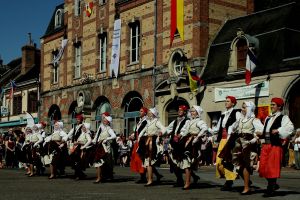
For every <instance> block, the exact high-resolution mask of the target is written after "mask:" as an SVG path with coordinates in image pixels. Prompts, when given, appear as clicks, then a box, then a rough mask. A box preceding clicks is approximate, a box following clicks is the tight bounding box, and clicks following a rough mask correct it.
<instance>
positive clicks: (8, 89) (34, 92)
mask: <svg viewBox="0 0 300 200" xmlns="http://www.w3.org/2000/svg"><path fill="white" fill-rule="evenodd" d="M7 66H9V67H8V70H7V71H5V73H4V74H2V76H1V78H0V85H2V86H3V87H2V88H1V89H2V90H3V91H2V93H1V95H0V97H1V101H0V104H1V112H0V113H1V115H0V132H5V131H7V129H8V128H16V129H19V130H21V129H22V128H24V127H25V126H26V124H27V119H26V117H25V116H26V115H25V113H26V112H28V113H30V114H31V115H32V116H33V118H34V120H35V122H38V118H39V116H38V113H39V112H38V109H39V88H40V81H39V75H40V50H39V49H37V48H36V46H35V44H32V43H31V41H30V42H29V44H27V45H25V46H23V47H22V57H20V58H17V59H15V60H12V61H11V62H9V63H8V64H7ZM12 82H13V83H12Z"/></svg>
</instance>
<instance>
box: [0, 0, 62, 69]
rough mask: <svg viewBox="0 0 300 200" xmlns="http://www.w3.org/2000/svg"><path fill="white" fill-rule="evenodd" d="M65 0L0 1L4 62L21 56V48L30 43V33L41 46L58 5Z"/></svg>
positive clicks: (1, 50) (1, 52)
mask: <svg viewBox="0 0 300 200" xmlns="http://www.w3.org/2000/svg"><path fill="white" fill-rule="evenodd" d="M63 2H64V0H18V1H11V0H1V1H0V3H1V4H0V27H1V28H0V56H1V58H2V60H3V62H4V64H7V63H9V62H10V61H12V60H13V59H15V58H18V57H21V55H22V53H21V48H22V46H24V45H25V44H27V43H28V41H29V39H28V33H29V32H30V33H31V35H32V39H33V42H34V43H36V44H37V46H38V47H40V38H41V37H42V36H43V34H44V33H45V31H46V29H47V26H48V23H49V22H50V19H51V16H52V14H53V12H54V9H55V7H56V6H57V5H60V4H61V3H63Z"/></svg>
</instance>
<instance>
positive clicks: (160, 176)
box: [156, 174, 164, 183]
mask: <svg viewBox="0 0 300 200" xmlns="http://www.w3.org/2000/svg"><path fill="white" fill-rule="evenodd" d="M163 177H164V176H163V175H161V174H158V175H157V177H156V181H157V182H158V183H159V182H160V179H162V178H163Z"/></svg>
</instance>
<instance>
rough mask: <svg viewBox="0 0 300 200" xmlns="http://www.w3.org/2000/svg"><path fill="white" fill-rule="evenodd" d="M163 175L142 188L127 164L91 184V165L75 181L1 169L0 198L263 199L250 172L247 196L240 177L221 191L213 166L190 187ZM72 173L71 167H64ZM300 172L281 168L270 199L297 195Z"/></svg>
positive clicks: (262, 182) (261, 182)
mask: <svg viewBox="0 0 300 200" xmlns="http://www.w3.org/2000/svg"><path fill="white" fill-rule="evenodd" d="M159 171H160V172H161V173H162V174H163V175H164V177H163V179H162V184H161V185H157V186H153V187H148V188H145V187H144V186H143V185H141V184H135V181H136V180H138V175H136V174H133V173H131V172H130V171H129V168H121V167H115V179H114V181H112V182H107V183H101V184H93V183H92V182H93V180H94V178H95V175H94V169H93V168H91V169H87V171H86V173H87V175H88V177H87V179H86V180H81V181H75V180H74V179H71V178H70V177H66V178H60V179H55V180H48V179H47V176H46V175H45V176H41V177H38V176H36V177H32V178H28V177H26V176H25V175H24V171H23V170H20V169H1V170H0V193H1V194H0V199H9V200H15V199H18V200H19V199H31V200H34V199H145V200H146V199H156V200H158V199H266V198H263V197H262V194H263V191H264V190H263V189H264V188H265V186H266V181H265V180H264V179H262V178H259V177H258V176H257V174H255V175H254V176H252V180H253V182H254V184H253V187H252V190H253V191H254V193H253V194H252V195H250V196H241V195H240V194H239V190H241V189H242V185H243V183H242V180H237V181H236V182H235V187H234V191H232V192H221V191H220V186H221V185H222V183H223V180H217V179H215V178H214V168H213V167H202V168H201V169H200V170H198V172H197V173H198V175H199V176H200V177H201V179H200V181H199V183H198V185H197V186H196V187H194V188H192V189H191V190H189V191H183V190H181V188H173V187H172V184H173V183H174V180H175V179H174V176H173V175H172V174H170V173H169V171H168V169H167V168H160V169H159ZM67 173H68V174H69V175H71V174H72V170H71V169H70V168H68V169H67ZM299 180H300V172H299V171H295V170H292V169H289V168H286V169H283V173H282V178H281V179H280V180H279V181H278V183H279V184H280V186H281V188H280V190H279V191H278V192H277V194H278V196H277V197H272V198H271V199H282V200H283V199H289V200H292V199H299V198H300V187H299V186H300V181H299Z"/></svg>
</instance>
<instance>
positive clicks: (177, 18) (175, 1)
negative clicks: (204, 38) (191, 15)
mask: <svg viewBox="0 0 300 200" xmlns="http://www.w3.org/2000/svg"><path fill="white" fill-rule="evenodd" d="M183 12H184V0H171V30H170V46H172V43H173V40H174V36H175V33H176V30H178V33H179V36H180V38H181V40H182V41H184V31H183V30H184V23H183V20H184V13H183Z"/></svg>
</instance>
